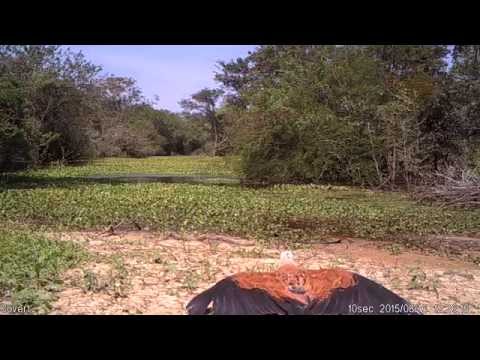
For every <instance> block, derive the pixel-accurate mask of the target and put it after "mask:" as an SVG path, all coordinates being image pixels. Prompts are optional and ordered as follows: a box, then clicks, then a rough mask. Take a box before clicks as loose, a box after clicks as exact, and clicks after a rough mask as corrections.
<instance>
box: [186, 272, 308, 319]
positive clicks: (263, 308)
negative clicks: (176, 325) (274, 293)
mask: <svg viewBox="0 0 480 360" xmlns="http://www.w3.org/2000/svg"><path fill="white" fill-rule="evenodd" d="M299 307H300V304H293V303H290V302H288V301H278V300H276V299H274V298H273V297H271V296H270V295H269V294H268V293H267V292H266V291H264V290H260V289H243V288H241V287H240V286H238V285H237V283H236V282H235V281H234V279H232V278H231V277H227V278H225V279H223V280H221V281H219V282H218V283H217V284H216V285H214V286H213V287H211V288H210V289H208V290H206V291H204V292H202V293H201V294H199V295H197V296H196V297H194V298H193V299H192V300H191V301H190V302H189V303H188V304H187V312H188V314H189V315H287V314H291V313H300V312H301V310H300V308H299Z"/></svg>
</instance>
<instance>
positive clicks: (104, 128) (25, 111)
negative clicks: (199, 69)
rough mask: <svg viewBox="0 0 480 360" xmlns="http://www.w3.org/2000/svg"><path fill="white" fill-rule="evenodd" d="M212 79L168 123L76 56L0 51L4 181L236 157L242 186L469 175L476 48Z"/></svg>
mask: <svg viewBox="0 0 480 360" xmlns="http://www.w3.org/2000/svg"><path fill="white" fill-rule="evenodd" d="M219 68H220V70H219V71H218V72H217V73H216V74H215V75H214V76H215V79H216V81H217V82H218V84H219V86H218V88H217V89H202V90H199V91H198V92H197V93H196V94H193V95H192V96H191V97H190V98H189V99H184V100H182V101H181V106H182V108H183V109H184V111H183V112H182V113H172V112H169V111H166V110H158V109H156V108H155V106H154V104H152V103H151V102H149V101H147V100H146V99H144V97H143V96H142V93H141V90H140V89H139V88H138V87H137V85H136V83H135V81H134V80H133V79H129V78H122V77H115V76H106V75H100V74H101V68H100V67H99V66H96V65H95V64H92V63H90V62H89V61H87V60H86V59H85V58H84V57H83V55H82V54H81V53H73V52H71V51H69V50H66V49H64V48H63V47H59V46H0V171H10V170H16V169H20V168H25V167H38V166H42V165H46V164H49V163H51V162H58V161H60V162H65V163H68V162H75V161H82V160H85V159H90V158H94V157H105V156H132V157H144V156H151V155H173V154H179V155H186V154H200V153H203V154H210V155H220V156H222V155H226V154H237V155H240V159H241V168H242V170H243V173H244V174H245V176H246V178H247V179H251V180H252V181H262V182H269V183H277V182H279V183H285V182H290V183H291V182H304V183H321V182H332V183H346V184H354V185H375V186H378V185H384V186H406V187H409V186H411V185H418V184H422V183H425V182H428V181H431V179H432V176H434V175H435V174H437V173H439V172H442V171H446V170H447V169H452V167H453V168H454V169H455V171H459V172H465V171H474V170H475V168H476V167H478V158H479V153H480V145H479V144H480V117H479V114H480V46H478V45H470V46H466V45H452V46H443V45H411V46H403V45H402V46H397V45H376V46H329V45H309V46H306V45H302V46H292V45H290V46H286V45H282V46H280V45H274V46H259V47H257V48H256V50H255V51H253V52H251V53H249V55H248V56H246V57H245V58H239V59H236V60H233V61H230V62H219ZM212 75H213V74H212Z"/></svg>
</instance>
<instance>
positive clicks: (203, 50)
mask: <svg viewBox="0 0 480 360" xmlns="http://www.w3.org/2000/svg"><path fill="white" fill-rule="evenodd" d="M66 47H69V48H70V49H72V50H74V51H82V52H83V54H84V55H85V57H86V58H87V59H88V60H90V61H91V62H93V63H94V64H97V65H101V66H102V67H103V72H104V73H108V74H113V75H116V76H127V77H132V78H134V79H135V80H137V84H138V86H139V87H140V88H141V89H142V92H143V94H144V95H145V97H146V98H147V99H150V100H153V99H154V96H155V95H158V97H159V101H158V102H157V107H159V108H164V109H168V110H170V111H179V110H180V106H179V105H178V102H179V101H180V100H182V99H184V98H187V97H188V96H189V95H191V94H193V93H194V92H196V91H198V90H200V89H202V88H204V87H215V86H218V84H216V83H215V82H214V80H213V76H214V71H215V70H216V63H217V61H219V60H225V61H228V60H231V59H236V58H237V57H243V56H245V55H247V54H248V51H251V50H253V49H254V48H255V45H66Z"/></svg>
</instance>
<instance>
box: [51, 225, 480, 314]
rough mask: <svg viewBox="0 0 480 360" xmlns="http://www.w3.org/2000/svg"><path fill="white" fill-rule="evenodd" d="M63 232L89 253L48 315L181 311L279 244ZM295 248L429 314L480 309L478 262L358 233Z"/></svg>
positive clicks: (256, 265)
mask: <svg viewBox="0 0 480 360" xmlns="http://www.w3.org/2000/svg"><path fill="white" fill-rule="evenodd" d="M57 237H58V234H57ZM62 238H63V239H65V240H72V241H75V242H79V243H82V244H84V245H85V246H86V248H87V249H88V250H89V251H90V253H91V254H92V259H91V261H89V262H88V263H87V264H83V265H82V267H81V268H77V269H72V270H70V271H68V272H67V273H66V274H65V276H64V281H65V286H64V289H63V290H62V291H61V292H60V293H59V294H58V295H59V298H58V301H56V302H55V303H54V307H53V311H52V314H185V310H184V309H185V304H186V303H187V302H188V301H189V300H190V299H191V298H192V296H193V295H194V294H196V293H198V292H200V291H202V290H204V289H206V288H207V287H208V286H211V285H212V284H214V283H215V282H216V281H218V280H220V279H221V278H223V277H225V276H228V275H231V274H233V273H235V272H238V271H245V270H270V269H274V268H275V267H276V266H277V264H278V257H279V253H280V251H281V250H283V249H274V248H263V247H259V246H258V245H255V243H254V242H251V241H248V240H245V239H238V238H232V237H226V236H219V235H214V234H206V235H194V234H191V235H188V236H180V235H178V234H173V233H169V234H160V233H151V232H141V231H137V232H124V233H121V234H117V235H110V236H107V235H105V234H100V233H94V232H83V233H68V234H62ZM392 246H394V245H392ZM395 246H396V245H395ZM294 253H295V256H296V258H297V259H298V261H299V262H300V263H301V264H302V265H303V266H305V267H306V268H311V269H318V268H322V267H339V268H344V269H348V270H351V271H355V272H358V273H360V274H362V275H364V276H367V277H369V278H371V279H373V280H375V281H377V282H379V283H381V284H382V285H384V286H386V287H387V288H389V289H391V290H393V291H395V292H397V293H398V294H399V295H401V296H403V297H405V298H406V299H408V300H410V301H411V302H412V304H414V305H416V306H421V307H422V308H423V309H424V310H426V311H425V312H426V313H429V314H441V313H453V312H454V313H470V314H480V267H479V266H476V265H474V264H471V263H467V262H463V261H460V260H450V259H447V258H444V257H439V256H433V255H425V254H421V253H418V252H412V251H410V250H409V251H406V250H405V249H403V250H402V249H400V248H396V247H395V248H391V249H390V250H388V246H387V248H385V245H384V244H383V245H382V248H379V246H378V243H375V242H371V241H364V240H357V239H342V241H341V242H340V243H336V244H329V245H315V246H310V247H308V248H303V249H297V250H294Z"/></svg>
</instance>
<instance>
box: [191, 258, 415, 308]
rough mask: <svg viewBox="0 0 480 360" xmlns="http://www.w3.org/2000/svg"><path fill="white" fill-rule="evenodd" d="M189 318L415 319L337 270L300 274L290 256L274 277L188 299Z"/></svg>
mask: <svg viewBox="0 0 480 360" xmlns="http://www.w3.org/2000/svg"><path fill="white" fill-rule="evenodd" d="M187 312H188V314H189V315H208V314H212V315H323V314H329V315H334V314H338V315H348V314H352V315H353V314H402V315H406V314H420V313H419V312H416V311H414V309H413V308H412V306H411V305H410V304H409V303H408V301H406V300H405V299H402V298H401V297H400V296H398V295H396V294H394V293H393V292H391V291H390V290H388V289H386V288H384V287H383V286H382V285H380V284H377V283H376V282H373V281H372V280H369V279H367V278H365V277H363V276H361V275H358V274H355V273H352V272H349V271H345V270H340V269H323V270H304V269H302V268H300V267H299V266H298V265H297V264H296V263H295V261H294V258H293V254H292V252H290V251H284V252H282V253H281V255H280V267H279V268H278V270H277V271H274V272H263V273H262V272H243V273H237V274H235V275H232V276H229V277H227V278H225V279H223V280H221V281H219V282H218V283H217V284H215V285H214V286H212V287H211V288H209V289H207V290H206V291H204V292H202V293H200V294H199V295H197V296H196V297H194V298H193V299H192V300H191V301H190V302H189V303H188V304H187Z"/></svg>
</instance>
